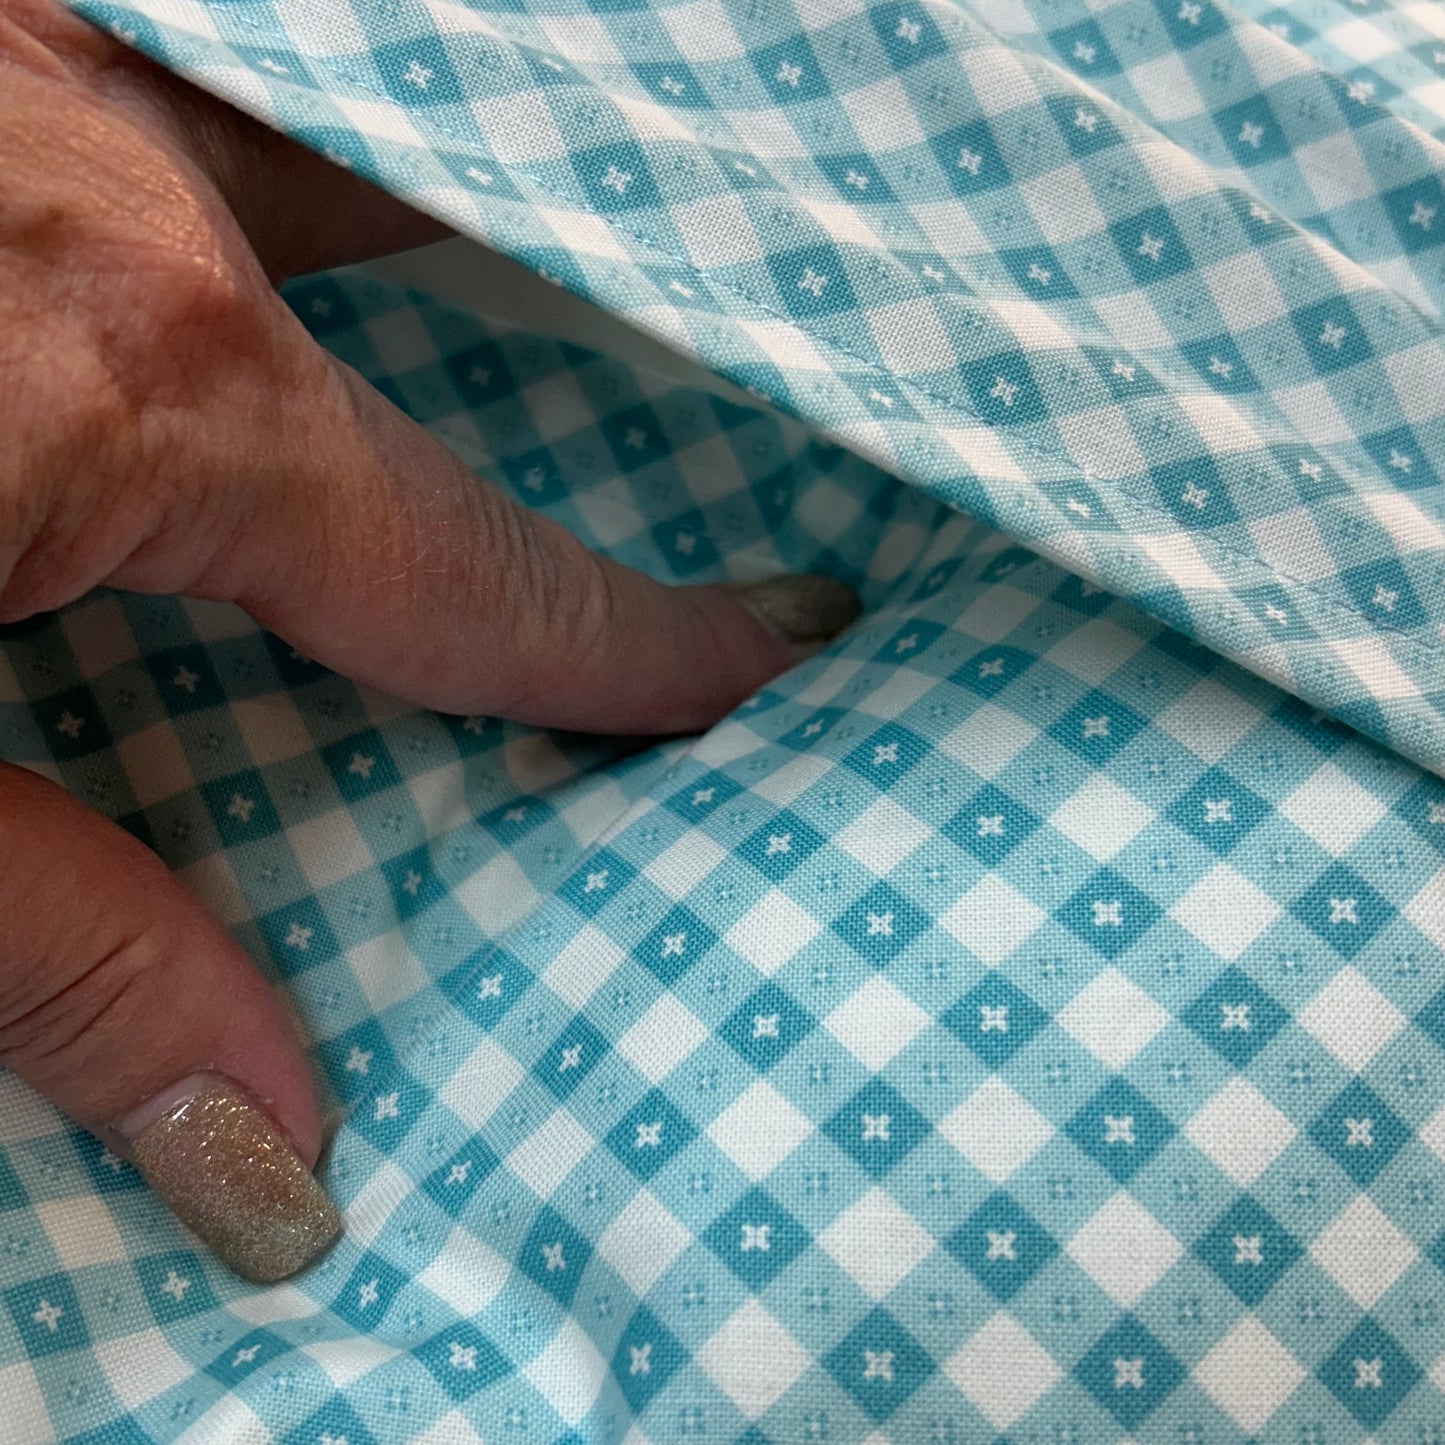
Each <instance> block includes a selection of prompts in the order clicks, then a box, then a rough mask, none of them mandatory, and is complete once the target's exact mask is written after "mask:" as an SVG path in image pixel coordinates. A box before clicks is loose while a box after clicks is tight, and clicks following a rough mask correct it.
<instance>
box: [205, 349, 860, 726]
mask: <svg viewBox="0 0 1445 1445" xmlns="http://www.w3.org/2000/svg"><path fill="white" fill-rule="evenodd" d="M326 385H327V386H328V387H329V391H323V390H322V388H320V387H312V388H311V389H309V390H306V391H305V392H304V393H302V394H303V395H304V397H305V400H304V402H301V401H298V403H297V404H296V406H295V407H294V408H293V409H292V410H291V411H289V412H288V413H287V414H286V415H285V416H284V417H283V418H281V419H280V420H281V423H282V426H283V436H284V437H285V438H286V440H283V442H282V445H281V447H280V452H279V454H280V456H281V457H283V458H286V459H288V461H290V462H291V466H290V469H288V471H287V474H286V477H285V478H284V480H283V481H282V483H281V484H280V485H279V486H273V487H271V488H270V489H263V488H256V487H254V486H253V487H251V488H249V489H248V490H247V491H246V492H245V494H244V495H245V497H246V498H247V499H248V502H249V511H248V512H247V513H245V514H244V520H243V521H242V522H241V524H240V525H239V527H238V528H237V530H236V532H235V534H234V537H233V540H232V542H231V544H230V545H229V546H228V547H227V548H226V549H225V551H224V554H223V555H222V556H221V557H220V558H218V563H219V572H218V574H217V575H216V577H215V578H214V580H213V581H212V583H211V585H212V586H213V588H215V589H217V590H218V591H219V592H220V593H221V594H222V595H225V596H228V597H230V598H232V599H234V600H238V601H240V602H241V603H242V604H243V605H244V606H246V607H247V608H248V610H250V611H251V612H252V613H253V615H255V616H256V617H257V618H258V619H259V620H260V621H261V622H262V623H263V624H264V625H266V626H267V627H270V628H272V629H273V630H274V631H276V632H278V633H279V634H280V635H281V636H283V637H285V638H287V639H288V640H289V641H290V642H291V643H292V644H293V645H295V646H297V647H298V648H299V649H300V650H301V651H303V652H304V653H306V654H307V655H309V656H312V657H314V658H316V659H317V660H319V661H321V662H323V663H326V664H327V665H329V666H331V667H333V668H335V669H336V670H338V671H340V672H342V673H344V674H346V675H347V676H349V677H353V678H356V679H358V680H359V681H362V682H366V683H371V684H373V685H375V686H377V687H379V688H381V689H383V690H385V691H387V692H390V693H392V694H395V695H399V696H403V697H406V698H409V699H411V700H413V701H417V702H420V703H423V704H424V705H426V706H430V707H435V708H439V709H442V710H444V711H452V712H487V713H493V714H497V715H501V716H505V717H508V718H513V719H516V720H518V721H525V722H534V723H540V724H545V725H548V726H555V727H566V728H577V729H586V730H591V731H614V732H628V733H668V732H679V731H689V730H694V729H697V728H700V727H704V726H706V725H709V724H711V723H712V722H715V721H716V720H717V718H718V717H720V716H722V715H723V714H724V713H726V712H727V711H728V710H729V709H731V708H732V707H734V706H736V705H737V704H738V703H739V702H740V701H742V700H743V699H744V698H745V697H747V696H748V695H749V694H750V693H751V692H752V691H754V690H755V689H756V688H757V687H759V686H760V685H761V684H762V683H764V682H765V681H766V680H767V679H769V678H770V677H773V676H775V675H776V674H777V673H779V672H781V671H783V670H784V669H785V668H787V667H788V666H790V665H791V664H792V663H793V662H794V661H795V660H796V658H797V655H798V653H797V649H798V647H799V646H804V647H806V646H808V645H813V644H816V643H818V642H820V641H822V640H824V639H826V638H828V637H831V636H833V635H834V634H836V633H837V632H839V631H841V630H842V628H843V627H845V626H846V625H847V624H848V623H849V622H851V621H852V620H853V617H854V616H855V615H856V613H857V602H856V599H855V598H854V596H853V594H852V593H851V591H849V589H847V588H846V587H844V586H843V585H842V584H841V583H839V582H836V581H833V580H831V579H828V578H819V577H783V578H776V579H772V580H770V581H768V582H767V583H764V584H762V585H760V586H756V587H754V588H750V589H745V590H737V589H733V588H729V587H723V586H709V587H664V586H662V585H660V584H658V583H657V582H654V581H652V580H651V579H649V578H647V577H645V576H644V575H642V574H641V573H639V572H635V571H633V570H631V569H628V568H625V567H622V566H619V565H617V564H615V563H612V562H610V561H607V560H605V559H603V558H600V557H597V556H595V555H594V554H592V553H590V552H589V551H587V550H586V549H585V548H584V547H583V546H582V545H581V544H580V543H579V542H578V541H577V540H576V539H575V538H574V537H573V536H571V534H569V533H568V532H567V531H565V530H564V529H563V528H562V527H560V526H558V525H556V524H555V523H552V522H550V521H548V520H546V519H544V518H542V517H539V516H537V515H536V514H534V513H531V512H529V511H527V510H526V509H524V508H522V507H519V506H516V505H514V504H513V503H512V502H511V501H509V500H508V499H507V498H505V497H504V496H503V495H502V494H501V493H500V492H499V491H497V490H496V489H495V488H493V487H490V486H487V485H485V484H484V483H481V482H479V481H478V480H477V478H475V477H474V476H473V475H472V474H471V473H470V472H468V471H467V470H466V468H465V467H463V466H462V464H461V463H460V461H459V460H458V459H457V458H456V457H455V456H454V455H453V454H452V453H451V452H449V451H448V450H447V449H446V448H445V447H443V446H442V445H440V444H439V443H438V442H437V441H436V440H435V439H433V438H432V437H431V436H430V435H428V434H427V433H426V432H424V431H423V430H422V429H421V428H420V427H418V426H417V425H416V424H415V423H413V422H411V421H410V420H409V419H408V418H406V417H405V416H404V415H403V414H402V413H401V412H399V411H398V410H397V409H396V408H395V407H393V406H392V405H391V404H390V403H389V402H388V401H386V400H385V399H384V398H383V397H381V396H380V395H379V394H378V393H377V392H376V391H374V390H373V389H372V388H371V387H369V386H367V385H366V384H365V383H364V382H361V381H360V380H359V379H358V378H356V377H355V375H354V373H351V372H349V371H347V370H346V369H345V368H339V367H337V368H334V369H332V370H331V371H330V372H329V376H328V379H327V383H326ZM257 465H258V466H259V465H261V462H260V459H259V458H258V460H257Z"/></svg>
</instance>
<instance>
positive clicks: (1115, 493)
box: [201, 0, 1445, 708]
mask: <svg viewBox="0 0 1445 1445" xmlns="http://www.w3.org/2000/svg"><path fill="white" fill-rule="evenodd" d="M202 3H203V4H204V5H205V7H206V8H207V9H208V10H215V11H217V12H220V13H223V14H224V15H225V16H226V18H227V19H229V20H231V21H233V22H234V23H237V24H240V25H244V26H245V27H246V28H247V29H250V30H254V31H255V32H256V33H257V34H258V35H263V36H266V37H267V38H268V39H270V40H271V41H272V42H273V43H274V44H276V45H277V46H278V48H280V49H283V50H286V51H288V52H289V53H291V54H293V55H296V56H298V57H299V58H301V59H302V60H304V61H305V62H306V63H307V64H308V65H310V66H312V67H314V68H317V69H320V70H323V71H327V72H329V73H330V74H332V75H334V76H335V77H336V78H337V79H338V80H341V81H344V82H345V83H346V84H348V85H351V86H354V87H355V88H356V89H357V90H359V91H361V92H362V93H363V94H365V95H369V96H372V97H374V98H376V99H378V100H381V101H384V102H385V103H386V104H387V105H390V106H394V107H397V108H398V109H400V110H401V112H402V113H403V114H405V115H407V116H408V118H409V119H410V118H411V113H410V112H408V111H407V109H406V107H405V106H402V105H401V104H400V103H399V102H398V101H397V100H395V98H394V97H392V96H390V95H388V94H387V93H386V92H385V91H383V90H379V89H377V88H376V87H375V86H372V85H369V84H367V83H366V82H365V81H363V80H359V79H357V78H355V77H354V76H351V75H349V74H347V72H346V71H345V70H343V69H342V68H341V67H340V66H339V65H338V64H337V63H336V62H334V61H332V60H329V59H326V58H324V57H321V56H317V55H313V54H311V53H309V52H307V51H303V50H301V49H300V48H299V47H298V46H297V45H296V43H295V42H294V41H293V40H292V39H291V38H290V37H289V36H287V35H285V34H284V33H283V32H281V31H279V30H272V29H268V28H267V27H266V26H264V25H262V24H260V23H258V22H257V21H255V20H251V19H249V18H247V17H245V16H241V15H237V14H235V12H234V11H232V10H231V9H229V8H228V7H224V6H222V5H221V3H220V0H202ZM201 43H205V42H204V37H202V38H201ZM220 43H221V44H223V45H224V44H225V41H224V39H222V40H221V41H220ZM249 68H250V67H248V69H249ZM423 122H424V124H425V125H427V126H429V127H431V129H433V130H435V131H436V132H437V133H438V134H440V135H443V136H446V137H447V138H448V139H450V140H453V141H455V142H456V143H457V144H459V145H462V146H465V147H467V148H468V149H471V148H473V147H474V145H475V142H474V141H472V140H471V139H470V138H468V137H467V136H464V135H462V134H460V133H459V132H457V131H455V130H453V129H451V128H450V127H448V126H447V125H445V124H444V123H442V122H441V121H438V120H436V119H435V118H433V117H429V116H427V117H423ZM486 159H487V163H488V164H489V165H496V166H499V167H500V168H501V169H503V170H506V171H508V172H510V173H512V174H514V175H518V176H520V177H522V178H523V179H524V180H526V181H528V182H530V183H531V184H532V185H534V186H536V187H537V189H538V190H541V191H544V192H546V193H547V194H548V195H550V196H554V197H555V198H556V199H557V200H559V201H563V202H565V203H566V204H567V205H568V206H571V207H573V208H574V209H576V210H577V211H579V212H581V213H582V214H585V215H589V216H592V217H593V218H595V219H597V220H600V221H602V222H604V223H605V224H607V225H608V226H610V227H611V228H612V229H613V230H615V231H620V232H622V233H623V234H624V235H626V236H629V237H631V238H632V239H633V240H634V241H636V242H637V243H638V244H639V245H641V246H645V247H646V248H647V249H648V250H651V251H653V252H655V253H656V254H657V255H659V256H662V257H665V258H666V259H667V260H669V261H671V262H673V264H674V265H678V266H681V267H683V268H685V269H686V270H688V271H689V272H691V273H692V274H693V275H695V276H697V277H699V278H700V279H701V280H702V281H704V282H705V283H706V284H707V285H708V286H710V287H713V288H715V289H717V290H720V291H726V292H728V293H729V294H731V295H733V296H735V297H737V298H738V299H740V300H742V301H744V302H746V303H747V304H748V305H750V306H753V307H755V308H756V309H757V310H758V311H761V312H762V313H763V314H764V315H765V316H769V317H771V318H772V319H773V320H775V321H779V322H781V323H782V324H783V325H785V326H788V327H790V328H791V329H792V330H794V331H796V332H798V333H799V334H800V335H802V336H805V337H807V338H808V339H809V340H811V341H814V342H817V343H819V344H821V345H823V346H826V347H830V348H832V349H833V350H835V351H838V352H841V353H842V354H843V355H845V356H848V357H850V358H851V359H852V360H853V361H855V362H858V363H859V364H861V365H862V366H864V367H866V368H867V369H868V370H869V371H871V372H873V373H874V374H875V375H878V376H884V377H887V378H888V380H889V381H891V382H892V383H893V384H894V385H895V386H897V387H898V388H899V389H900V390H904V391H912V392H914V393H916V394H918V395H919V396H923V397H926V398H927V399H928V400H930V401H932V402H933V403H934V404H935V405H938V406H941V407H943V408H944V409H945V410H947V411H953V412H956V413H958V414H959V415H960V416H963V417H966V418H967V419H968V420H970V421H972V422H976V423H977V424H978V425H979V426H981V427H983V428H984V429H985V430H987V431H989V432H990V433H992V434H995V435H998V436H999V437H1000V439H1001V440H1002V437H1003V435H1004V433H1003V431H1002V429H1001V428H1000V427H998V426H997V425H996V424H995V423H993V422H990V421H988V420H987V419H986V418H984V417H982V416H980V415H979V414H978V413H977V412H975V411H973V410H972V409H971V408H970V407H969V405H968V404H967V403H966V402H963V401H961V400H959V399H958V398H956V397H953V396H950V395H948V394H946V393H939V392H934V391H932V390H930V389H929V388H928V387H926V386H924V385H923V384H922V383H920V382H916V381H913V380H910V379H909V378H907V377H902V376H899V375H898V374H897V373H895V372H892V371H890V370H888V368H887V367H886V366H884V365H882V364H881V363H880V362H877V361H874V360H872V359H871V358H870V357H867V356H865V355H863V354H862V353H860V352H857V351H855V350H854V349H853V348H852V347H850V346H849V345H848V344H847V343H846V342H843V341H839V340H837V339H836V338H834V337H831V336H829V335H827V334H826V333H825V332H819V331H814V330H812V329H811V328H810V327H808V326H807V325H805V324H804V323H802V322H800V321H798V320H796V319H795V318H793V317H791V316H788V315H787V314H786V313H784V312H781V311H778V310H777V309H776V308H774V307H772V306H770V305H768V303H767V302H765V301H762V300H759V299H758V298H757V297H755V296H752V295H751V294H750V293H748V292H747V291H745V290H743V289H742V288H741V287H739V286H737V285H734V284H733V283H731V282H727V281H722V280H719V279H717V278H715V277H713V276H711V275H710V274H709V273H708V272H707V271H706V270H704V269H703V268H702V267H700V266H697V265H695V264H694V263H693V262H691V261H689V260H688V259H687V258H685V257H682V256H677V255H674V254H673V253H672V252H671V251H669V250H668V249H667V248H666V247H665V246H664V245H662V244H661V243H660V242H658V241H656V240H654V239H653V238H652V237H650V236H648V235H646V234H645V233H643V232H640V231H635V230H633V229H632V228H631V227H630V226H627V225H624V224H623V223H622V222H621V221H619V220H617V219H616V218H614V217H612V216H610V215H608V214H607V213H606V212H604V211H599V210H597V209H596V208H595V207H594V206H593V205H592V204H591V203H590V202H588V201H587V200H586V199H585V198H582V199H578V198H577V197H574V196H570V195H568V194H567V193H566V192H565V191H561V190H558V189H557V188H556V187H555V186H552V185H550V184H548V183H547V182H545V181H543V180H540V179H539V178H538V177H536V176H534V175H533V174H532V173H531V172H529V171H525V170H523V169H522V168H521V167H520V166H516V165H514V164H512V163H511V162H509V161H506V160H503V159H501V158H500V157H497V156H488V157H487V158H486ZM918 294H920V295H921V294H923V293H921V292H920V293H918ZM1016 441H1017V444H1018V445H1019V446H1020V447H1022V448H1023V449H1024V450H1025V451H1028V452H1031V453H1032V454H1033V455H1035V456H1038V457H1049V458H1054V459H1057V460H1060V461H1062V462H1063V463H1064V465H1066V466H1073V467H1075V469H1076V470H1077V472H1078V475H1079V479H1080V480H1081V481H1084V482H1086V483H1090V484H1091V485H1092V481H1091V479H1090V478H1089V476H1088V474H1087V473H1086V472H1085V471H1084V470H1083V469H1082V468H1080V467H1077V464H1075V463H1074V462H1073V461H1072V459H1071V458H1069V457H1067V456H1066V455H1065V454H1062V453H1059V452H1053V451H1051V450H1048V449H1046V448H1043V447H1040V446H1039V445H1038V444H1037V443H1034V442H1028V441H1024V440H1022V439H1016ZM1034 485H1035V486H1038V485H1039V484H1038V483H1035V484H1034ZM1109 486H1110V493H1109V494H1110V496H1111V498H1117V499H1118V500H1119V501H1120V502H1121V503H1122V504H1123V508H1124V510H1126V511H1128V510H1130V509H1133V510H1135V511H1137V512H1139V513H1142V514H1143V515H1144V516H1146V517H1147V516H1149V515H1153V516H1155V517H1159V518H1162V519H1164V520H1166V521H1167V522H1168V523H1169V524H1170V528H1171V530H1177V529H1178V523H1177V520H1176V519H1175V518H1174V516H1173V515H1172V514H1171V513H1170V512H1168V511H1167V510H1165V508H1163V507H1161V506H1158V505H1157V504H1155V503H1151V502H1149V501H1148V500H1147V499H1145V498H1143V497H1139V496H1136V495H1135V494H1134V493H1133V492H1132V491H1131V490H1130V489H1129V487H1128V486H1127V484H1126V483H1124V482H1121V481H1115V482H1113V483H1111V484H1109ZM1041 490H1042V488H1041ZM1045 495H1046V496H1047V494H1045ZM1047 500H1048V501H1049V502H1050V503H1051V504H1052V505H1055V506H1056V505H1057V504H1056V503H1054V502H1053V499H1052V498H1051V497H1049V498H1047ZM1125 535H1126V536H1127V534H1125ZM1184 535H1185V536H1187V537H1188V538H1189V540H1190V541H1191V543H1192V544H1193V545H1195V546H1198V547H1200V548H1201V550H1202V549H1203V548H1205V547H1207V548H1209V549H1212V550H1213V551H1214V552H1215V553H1216V555H1218V556H1220V557H1224V558H1232V559H1234V560H1235V561H1236V562H1239V563H1242V564H1244V565H1245V566H1248V567H1252V568H1254V569H1256V570H1257V571H1258V572H1259V573H1261V574H1262V575H1263V576H1264V577H1267V578H1270V579H1272V580H1276V581H1278V582H1281V583H1284V584H1288V586H1289V587H1291V588H1297V589H1299V591H1301V592H1304V593H1306V594H1308V595H1309V596H1311V597H1313V598H1314V599H1315V600H1316V601H1317V602H1318V603H1320V604H1321V605H1322V606H1324V607H1325V608H1327V609H1330V610H1332V611H1335V612H1337V613H1340V614H1343V615H1344V616H1346V617H1353V618H1355V619H1357V620H1358V621H1362V622H1364V623H1365V625H1366V627H1367V628H1368V629H1369V631H1370V633H1371V634H1376V635H1378V634H1381V633H1384V634H1389V635H1391V636H1394V637H1397V638H1398V639H1399V641H1400V643H1401V644H1402V645H1403V646H1404V647H1405V648H1406V649H1408V650H1409V651H1410V652H1411V653H1413V654H1414V655H1415V656H1417V657H1418V658H1420V659H1422V660H1426V661H1429V662H1434V661H1435V660H1437V659H1438V658H1440V657H1442V656H1445V645H1441V644H1437V643H1433V642H1431V641H1430V640H1429V639H1427V638H1421V637H1416V636H1414V635H1412V634H1411V633H1409V632H1406V631H1405V630H1404V629H1403V628H1401V627H1399V626H1396V625H1392V624H1390V623H1387V622H1382V621H1380V620H1378V619H1376V618H1374V617H1371V616H1370V615H1369V614H1368V613H1366V612H1365V611H1364V610H1363V609H1361V608H1359V607H1356V606H1354V605H1353V604H1352V603H1350V602H1348V601H1346V600H1345V599H1343V598H1341V597H1339V596H1337V595H1334V594H1333V593H1331V592H1328V591H1325V590H1323V589H1322V588H1321V587H1320V586H1319V585H1318V584H1317V583H1312V582H1308V581H1306V580H1305V579H1303V578H1300V577H1293V576H1291V575H1290V574H1289V573H1287V572H1281V571H1279V570H1277V569H1275V568H1273V567H1271V566H1270V564H1269V563H1267V562H1266V561H1264V559H1263V558H1261V557H1259V556H1257V555H1255V554H1254V553H1251V552H1245V551H1241V550H1240V549H1239V548H1237V547H1234V546H1231V545H1230V544H1229V543H1227V542H1223V541H1221V540H1220V539H1219V538H1217V537H1212V536H1210V535H1209V534H1208V533H1199V534H1197V535H1196V534H1192V533H1188V532H1186V533H1184ZM1050 540H1051V539H1049V538H1041V539H1039V542H1040V544H1041V545H1047V543H1048V542H1049V541H1050ZM1156 565H1157V564H1156ZM1135 595H1147V593H1142V594H1141V593H1136V594H1135ZM1349 640H1353V639H1349ZM1297 641H1300V642H1315V643H1323V644H1324V645H1326V646H1329V645H1330V639H1325V638H1308V639H1298V640H1297ZM1270 645H1271V646H1275V647H1289V646H1291V645H1292V640H1291V639H1289V638H1282V639H1278V640H1275V639H1271V640H1270ZM1241 651H1244V652H1245V653H1246V655H1247V650H1245V649H1243V648H1242V649H1241ZM1373 700H1374V701H1375V702H1376V705H1377V706H1380V707H1382V708H1384V707H1386V706H1387V705H1388V704H1390V703H1395V702H1398V701H1399V700H1398V699H1395V698H1375V699H1373Z"/></svg>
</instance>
